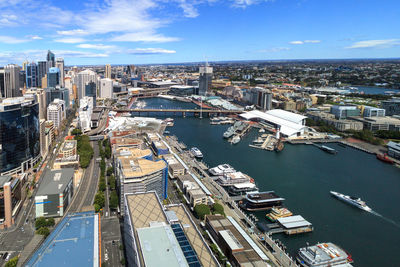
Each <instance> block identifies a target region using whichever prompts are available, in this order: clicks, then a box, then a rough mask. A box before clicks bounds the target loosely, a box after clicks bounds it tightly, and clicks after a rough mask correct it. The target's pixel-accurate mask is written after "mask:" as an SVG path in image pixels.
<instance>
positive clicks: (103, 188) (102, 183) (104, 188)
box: [99, 181, 106, 192]
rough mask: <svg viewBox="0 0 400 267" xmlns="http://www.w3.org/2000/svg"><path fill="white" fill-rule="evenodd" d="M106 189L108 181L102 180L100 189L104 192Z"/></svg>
mask: <svg viewBox="0 0 400 267" xmlns="http://www.w3.org/2000/svg"><path fill="white" fill-rule="evenodd" d="M105 190H106V182H105V181H100V182H99V191H102V192H104V191H105Z"/></svg>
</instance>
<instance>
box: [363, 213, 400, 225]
mask: <svg viewBox="0 0 400 267" xmlns="http://www.w3.org/2000/svg"><path fill="white" fill-rule="evenodd" d="M370 213H371V214H373V215H376V216H378V217H380V218H382V219H383V220H384V221H386V222H388V223H391V224H393V225H394V226H396V227H397V228H400V224H399V223H398V222H395V221H393V220H392V219H389V218H387V217H385V216H383V215H381V214H379V213H377V212H375V211H373V210H371V211H370Z"/></svg>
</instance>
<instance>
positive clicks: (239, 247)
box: [205, 215, 268, 267]
mask: <svg viewBox="0 0 400 267" xmlns="http://www.w3.org/2000/svg"><path fill="white" fill-rule="evenodd" d="M205 224H206V229H207V230H208V232H209V233H210V235H211V236H212V238H213V239H214V240H215V241H216V243H217V244H218V246H219V247H220V248H221V250H222V252H223V253H224V254H225V256H226V257H227V258H228V260H229V262H230V263H231V264H232V266H234V267H240V266H246V267H247V266H248V267H250V266H254V267H259V266H267V264H266V262H265V261H266V260H268V257H267V256H266V255H265V254H264V252H262V250H261V249H260V248H259V247H258V246H257V245H256V244H255V243H254V241H253V240H252V239H251V238H250V237H249V236H248V235H247V233H246V232H245V231H244V230H243V229H242V228H241V227H240V226H239V224H238V223H237V222H236V221H235V220H234V219H233V218H231V217H229V216H228V217H227V218H225V217H224V216H222V215H206V216H205Z"/></svg>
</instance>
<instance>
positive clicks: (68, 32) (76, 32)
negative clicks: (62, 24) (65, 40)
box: [57, 29, 88, 36]
mask: <svg viewBox="0 0 400 267" xmlns="http://www.w3.org/2000/svg"><path fill="white" fill-rule="evenodd" d="M57 34H59V35H66V36H77V35H87V34H88V32H87V31H85V30H82V29H75V30H66V31H57Z"/></svg>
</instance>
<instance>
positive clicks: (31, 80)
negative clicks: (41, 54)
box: [25, 62, 38, 88]
mask: <svg viewBox="0 0 400 267" xmlns="http://www.w3.org/2000/svg"><path fill="white" fill-rule="evenodd" d="M25 71H26V87H27V88H32V87H37V86H38V75H37V74H38V67H37V65H36V63H34V62H32V63H29V64H27V65H26V67H25Z"/></svg>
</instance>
